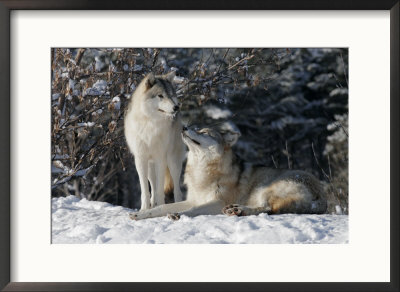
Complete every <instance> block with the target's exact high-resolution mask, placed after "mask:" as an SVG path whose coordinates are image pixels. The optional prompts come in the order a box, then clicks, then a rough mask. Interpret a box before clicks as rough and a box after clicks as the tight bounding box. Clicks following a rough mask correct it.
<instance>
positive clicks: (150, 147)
mask: <svg viewBox="0 0 400 292" xmlns="http://www.w3.org/2000/svg"><path fill="white" fill-rule="evenodd" d="M174 77H175V73H174V72H171V73H169V74H167V75H161V76H155V75H154V74H153V73H150V74H148V75H147V76H146V77H145V78H144V79H143V80H142V81H141V83H140V84H139V86H138V87H137V89H136V90H135V92H134V93H133V95H132V97H131V101H130V103H129V105H128V110H127V112H126V115H125V137H126V141H127V143H128V146H129V149H130V151H131V152H132V154H133V155H134V156H135V165H136V170H137V172H138V175H139V181H140V189H141V201H142V202H141V210H146V209H149V208H150V206H151V207H155V206H157V205H162V204H164V194H165V193H167V192H170V191H172V189H173V192H174V199H175V202H179V201H181V200H182V193H181V189H180V186H179V179H180V174H181V170H182V162H183V159H184V155H185V149H184V148H185V147H184V145H183V142H182V139H181V131H182V122H181V118H180V114H179V108H180V104H179V102H178V99H177V97H176V92H175V89H174V86H173V79H174ZM148 182H150V187H151V193H152V196H151V201H150V192H149V184H148Z"/></svg>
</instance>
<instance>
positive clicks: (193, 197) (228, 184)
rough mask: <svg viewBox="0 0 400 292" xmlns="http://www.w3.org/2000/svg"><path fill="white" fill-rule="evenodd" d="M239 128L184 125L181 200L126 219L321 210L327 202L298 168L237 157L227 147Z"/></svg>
mask: <svg viewBox="0 0 400 292" xmlns="http://www.w3.org/2000/svg"><path fill="white" fill-rule="evenodd" d="M239 135H240V134H239V133H237V132H232V131H230V130H225V131H222V132H217V131H216V130H213V129H208V128H204V129H201V130H200V131H194V130H190V129H186V128H184V130H183V132H182V137H183V141H184V142H185V144H186V145H187V146H188V147H189V153H188V160H187V165H186V171H185V183H186V185H187V188H188V193H187V200H186V201H183V202H178V203H173V204H167V205H163V206H159V207H156V208H154V209H150V210H145V211H140V212H137V213H132V214H131V215H130V217H131V219H134V220H140V219H145V218H152V217H159V216H165V215H168V216H169V218H171V219H173V220H177V219H179V218H180V215H187V216H197V215H216V214H221V213H224V214H226V215H228V216H231V215H237V216H246V215H257V214H260V213H264V212H265V213H269V214H281V213H315V214H317V213H324V212H325V211H326V208H327V202H326V199H325V197H324V195H323V191H322V188H321V185H320V182H319V181H318V180H317V179H316V178H315V177H314V176H312V175H311V174H309V173H307V172H304V171H299V170H287V169H271V168H267V167H263V166H255V165H252V164H251V163H246V162H244V161H242V160H240V159H239V158H238V157H237V156H236V155H235V154H234V153H233V151H232V149H231V147H232V145H234V144H235V143H236V141H237V139H238V137H239Z"/></svg>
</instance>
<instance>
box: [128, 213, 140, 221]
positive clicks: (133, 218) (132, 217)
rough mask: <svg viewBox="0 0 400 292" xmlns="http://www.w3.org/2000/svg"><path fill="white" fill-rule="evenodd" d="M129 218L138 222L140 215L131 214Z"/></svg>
mask: <svg viewBox="0 0 400 292" xmlns="http://www.w3.org/2000/svg"><path fill="white" fill-rule="evenodd" d="M129 218H131V219H132V220H138V219H137V218H138V213H130V214H129Z"/></svg>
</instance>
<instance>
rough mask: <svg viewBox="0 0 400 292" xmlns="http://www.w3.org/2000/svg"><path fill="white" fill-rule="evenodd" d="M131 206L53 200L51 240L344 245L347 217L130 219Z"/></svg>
mask: <svg viewBox="0 0 400 292" xmlns="http://www.w3.org/2000/svg"><path fill="white" fill-rule="evenodd" d="M130 212H132V210H131V209H127V208H124V207H121V206H113V205H110V204H108V203H103V202H93V201H88V200H86V199H82V200H80V199H78V198H76V197H74V196H69V197H66V198H63V197H61V198H53V199H52V243H63V244H65V243H233V244H241V243H335V244H337V243H348V216H345V215H328V214H324V215H296V214H283V215H267V214H260V215H257V216H246V217H227V216H225V215H222V214H221V215H216V216H209V215H203V216H197V217H194V218H189V217H187V216H182V217H181V219H180V220H179V221H171V220H169V219H168V218H166V217H161V218H152V219H146V220H141V221H132V220H131V219H130V218H129V213H130Z"/></svg>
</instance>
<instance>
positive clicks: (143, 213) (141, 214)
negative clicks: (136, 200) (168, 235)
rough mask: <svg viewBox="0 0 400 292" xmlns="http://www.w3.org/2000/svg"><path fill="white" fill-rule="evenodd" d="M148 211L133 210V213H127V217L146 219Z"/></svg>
mask: <svg viewBox="0 0 400 292" xmlns="http://www.w3.org/2000/svg"><path fill="white" fill-rule="evenodd" d="M147 213H148V212H146V211H139V212H135V213H130V214H129V218H131V219H132V220H135V221H137V220H142V219H146V218H149V216H148V214H147Z"/></svg>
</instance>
